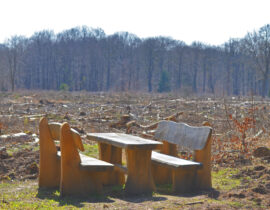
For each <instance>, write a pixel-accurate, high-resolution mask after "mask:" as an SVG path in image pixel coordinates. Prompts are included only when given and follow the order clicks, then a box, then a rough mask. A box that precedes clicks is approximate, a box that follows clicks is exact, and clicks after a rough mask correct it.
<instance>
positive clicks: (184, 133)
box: [155, 121, 212, 150]
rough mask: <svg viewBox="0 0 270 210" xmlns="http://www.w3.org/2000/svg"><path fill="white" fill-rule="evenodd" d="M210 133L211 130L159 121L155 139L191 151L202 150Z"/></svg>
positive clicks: (204, 127) (205, 127)
mask: <svg viewBox="0 0 270 210" xmlns="http://www.w3.org/2000/svg"><path fill="white" fill-rule="evenodd" d="M211 133H212V128H210V127H207V126H203V127H194V126H189V125H187V124H185V123H175V122H172V121H161V122H159V124H158V127H157V130H156V133H155V138H157V139H161V140H166V141H168V142H170V143H174V144H177V145H180V146H184V147H187V148H190V149H192V150H202V149H203V148H204V147H205V144H206V142H207V140H208V137H209V135H211Z"/></svg>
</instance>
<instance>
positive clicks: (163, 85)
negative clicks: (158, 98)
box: [158, 70, 171, 93]
mask: <svg viewBox="0 0 270 210" xmlns="http://www.w3.org/2000/svg"><path fill="white" fill-rule="evenodd" d="M169 91H171V86H170V77H169V73H168V72H167V71H164V70H163V71H162V72H161V75H160V80H159V83H158V92H159V93H162V92H169Z"/></svg>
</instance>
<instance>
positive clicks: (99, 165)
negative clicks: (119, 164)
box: [57, 151, 114, 171]
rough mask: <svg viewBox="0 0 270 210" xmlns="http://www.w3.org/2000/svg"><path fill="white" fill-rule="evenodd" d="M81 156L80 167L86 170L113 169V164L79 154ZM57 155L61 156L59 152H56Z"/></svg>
mask: <svg viewBox="0 0 270 210" xmlns="http://www.w3.org/2000/svg"><path fill="white" fill-rule="evenodd" d="M79 155H80V158H81V163H80V166H79V167H80V169H81V170H87V171H108V170H113V169H114V165H113V164H111V163H108V162H105V161H102V160H99V159H96V158H93V157H89V156H87V155H83V154H79ZM57 157H58V158H59V159H60V158H61V152H60V151H58V152H57Z"/></svg>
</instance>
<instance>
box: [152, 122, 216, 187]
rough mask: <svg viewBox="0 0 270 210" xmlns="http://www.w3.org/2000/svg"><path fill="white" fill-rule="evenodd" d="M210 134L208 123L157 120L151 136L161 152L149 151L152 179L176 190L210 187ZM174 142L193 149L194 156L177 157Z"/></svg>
mask: <svg viewBox="0 0 270 210" xmlns="http://www.w3.org/2000/svg"><path fill="white" fill-rule="evenodd" d="M211 134H212V129H211V127H208V126H202V127H194V126H189V125H187V124H185V123H175V122H172V121H161V122H159V124H158V127H157V130H156V132H155V138H157V139H158V140H161V141H162V142H163V147H162V148H161V153H158V152H152V174H153V176H154V180H155V183H156V184H165V183H172V185H173V191H176V192H189V191H194V190H198V189H209V188H211V187H212V182H211ZM177 145H179V146H183V147H186V148H189V149H191V150H193V151H194V155H193V157H194V160H193V161H190V160H184V159H181V158H178V155H177Z"/></svg>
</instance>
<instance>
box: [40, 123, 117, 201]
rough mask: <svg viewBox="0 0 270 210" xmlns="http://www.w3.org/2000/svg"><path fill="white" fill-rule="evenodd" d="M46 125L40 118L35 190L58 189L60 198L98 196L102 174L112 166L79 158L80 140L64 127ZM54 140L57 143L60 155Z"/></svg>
mask: <svg viewBox="0 0 270 210" xmlns="http://www.w3.org/2000/svg"><path fill="white" fill-rule="evenodd" d="M63 125H65V126H64V128H63V129H62V128H61V126H62V125H61V124H60V123H48V120H47V119H46V118H42V119H41V120H40V124H39V130H40V168H39V187H45V188H55V187H60V192H61V195H62V196H63V195H87V194H88V193H97V192H101V190H102V184H103V182H104V173H105V174H107V173H110V171H112V170H113V168H114V166H113V165H112V164H110V163H107V162H105V161H101V160H98V159H96V158H92V157H88V156H86V155H83V154H80V153H79V152H78V149H79V150H81V151H84V147H83V144H82V141H81V137H80V135H79V134H78V132H77V131H75V130H74V129H70V127H69V125H68V124H67V123H64V124H63ZM54 140H60V148H61V152H60V151H57V148H56V145H55V143H54Z"/></svg>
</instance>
